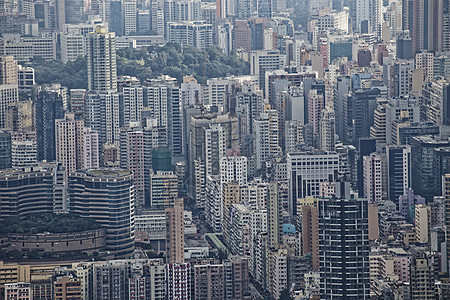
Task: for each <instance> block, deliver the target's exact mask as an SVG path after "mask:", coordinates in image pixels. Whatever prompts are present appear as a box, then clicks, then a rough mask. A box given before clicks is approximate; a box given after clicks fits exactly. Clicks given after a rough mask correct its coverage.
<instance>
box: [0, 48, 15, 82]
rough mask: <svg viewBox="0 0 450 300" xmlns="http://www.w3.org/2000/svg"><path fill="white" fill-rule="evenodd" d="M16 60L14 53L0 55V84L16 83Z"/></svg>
mask: <svg viewBox="0 0 450 300" xmlns="http://www.w3.org/2000/svg"><path fill="white" fill-rule="evenodd" d="M17 80H18V78H17V61H16V60H15V59H14V55H0V84H17Z"/></svg>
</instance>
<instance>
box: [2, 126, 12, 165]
mask: <svg viewBox="0 0 450 300" xmlns="http://www.w3.org/2000/svg"><path fill="white" fill-rule="evenodd" d="M11 166H12V155H11V133H10V132H9V131H6V130H5V131H3V130H2V131H0V169H7V168H11Z"/></svg>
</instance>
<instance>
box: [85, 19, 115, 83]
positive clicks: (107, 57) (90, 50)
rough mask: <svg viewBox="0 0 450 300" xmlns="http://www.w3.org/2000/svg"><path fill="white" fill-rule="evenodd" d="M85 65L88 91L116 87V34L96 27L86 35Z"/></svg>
mask: <svg viewBox="0 0 450 300" xmlns="http://www.w3.org/2000/svg"><path fill="white" fill-rule="evenodd" d="M86 44H87V66H88V89H89V91H97V92H98V91H109V90H114V91H115V90H116V89H117V66H116V35H115V33H114V32H108V29H107V28H104V27H97V28H96V29H95V32H93V33H89V34H88V35H87V41H86Z"/></svg>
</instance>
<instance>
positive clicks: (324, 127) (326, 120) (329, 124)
mask: <svg viewBox="0 0 450 300" xmlns="http://www.w3.org/2000/svg"><path fill="white" fill-rule="evenodd" d="M321 115H322V117H321V120H320V124H319V145H320V149H323V150H325V151H334V149H335V144H336V139H335V135H336V132H335V124H336V122H335V116H334V110H333V109H331V108H330V107H328V108H326V109H325V110H322V114H321Z"/></svg>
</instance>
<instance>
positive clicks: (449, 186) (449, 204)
mask: <svg viewBox="0 0 450 300" xmlns="http://www.w3.org/2000/svg"><path fill="white" fill-rule="evenodd" d="M443 193H444V196H445V225H446V228H447V232H446V236H450V218H448V216H450V174H446V175H445V176H444V187H443ZM449 255H450V243H447V268H446V270H445V271H446V273H448V274H450V264H449V263H448V262H449V260H448V257H450V256H449Z"/></svg>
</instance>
